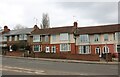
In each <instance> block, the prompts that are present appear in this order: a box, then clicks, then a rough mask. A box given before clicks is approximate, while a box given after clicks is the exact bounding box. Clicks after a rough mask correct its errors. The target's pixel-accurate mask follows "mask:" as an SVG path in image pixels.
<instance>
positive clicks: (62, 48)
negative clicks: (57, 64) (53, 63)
mask: <svg viewBox="0 0 120 77" xmlns="http://www.w3.org/2000/svg"><path fill="white" fill-rule="evenodd" d="M60 51H70V44H60Z"/></svg>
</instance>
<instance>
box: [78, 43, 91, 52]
mask: <svg viewBox="0 0 120 77" xmlns="http://www.w3.org/2000/svg"><path fill="white" fill-rule="evenodd" d="M84 46H86V47H87V51H86V52H85V53H84ZM85 50H86V49H85ZM90 53H91V52H90V46H89V45H80V46H79V54H90Z"/></svg>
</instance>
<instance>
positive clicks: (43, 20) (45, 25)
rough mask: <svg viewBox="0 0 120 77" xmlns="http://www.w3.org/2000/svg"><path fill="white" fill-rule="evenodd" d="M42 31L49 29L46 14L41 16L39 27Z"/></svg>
mask: <svg viewBox="0 0 120 77" xmlns="http://www.w3.org/2000/svg"><path fill="white" fill-rule="evenodd" d="M40 27H41V28H42V29H44V28H49V27H50V20H49V15H48V14H47V13H43V15H42V24H41V25H40Z"/></svg>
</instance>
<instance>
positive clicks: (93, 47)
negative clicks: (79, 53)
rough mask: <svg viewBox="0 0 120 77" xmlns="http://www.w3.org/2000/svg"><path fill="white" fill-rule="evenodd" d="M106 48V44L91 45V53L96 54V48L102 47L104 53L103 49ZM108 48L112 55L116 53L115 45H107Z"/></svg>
mask: <svg viewBox="0 0 120 77" xmlns="http://www.w3.org/2000/svg"><path fill="white" fill-rule="evenodd" d="M104 46H105V44H100V45H91V53H92V54H95V48H96V47H100V50H101V52H103V47H104ZM107 46H108V47H109V52H110V53H115V51H114V45H113V44H107Z"/></svg>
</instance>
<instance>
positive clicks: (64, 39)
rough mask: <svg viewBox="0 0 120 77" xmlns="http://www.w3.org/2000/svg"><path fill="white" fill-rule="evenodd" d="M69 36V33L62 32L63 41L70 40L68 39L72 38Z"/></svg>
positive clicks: (61, 38)
mask: <svg viewBox="0 0 120 77" xmlns="http://www.w3.org/2000/svg"><path fill="white" fill-rule="evenodd" d="M69 37H70V35H69V33H60V40H61V41H68V40H70V39H69Z"/></svg>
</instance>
